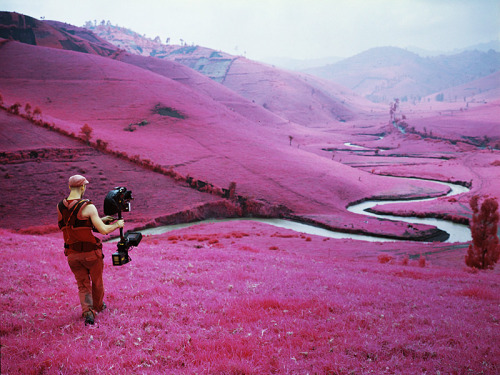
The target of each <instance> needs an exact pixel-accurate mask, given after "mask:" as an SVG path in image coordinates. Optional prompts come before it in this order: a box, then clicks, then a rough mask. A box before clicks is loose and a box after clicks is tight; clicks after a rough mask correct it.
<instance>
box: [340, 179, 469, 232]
mask: <svg viewBox="0 0 500 375" xmlns="http://www.w3.org/2000/svg"><path fill="white" fill-rule="evenodd" d="M388 178H390V177H388ZM393 178H399V177H393ZM416 180H418V179H416ZM433 182H435V183H439V184H442V185H446V186H448V187H450V189H451V190H450V192H449V193H448V194H447V195H446V196H447V197H451V196H453V195H458V194H462V193H466V192H468V191H469V189H468V188H466V187H465V186H462V185H457V184H452V183H449V182H441V181H435V180H433ZM433 199H436V198H425V199H411V200H406V201H400V200H399V201H398V200H392V201H375V200H374V201H365V202H363V203H359V204H356V205H353V206H350V207H348V208H347V209H348V210H349V211H350V212H353V213H357V214H362V215H367V216H374V217H378V218H382V219H384V218H385V219H390V220H398V221H403V222H406V223H415V224H428V225H434V226H436V227H437V228H439V229H441V230H443V231H445V232H447V233H448V234H449V235H450V238H448V240H447V241H446V242H469V241H471V240H472V237H471V232H470V228H469V226H467V225H464V224H457V223H453V222H451V221H447V220H442V219H435V218H418V217H401V216H393V215H378V214H374V213H371V212H366V211H365V210H367V209H369V208H373V207H374V206H376V205H379V206H382V205H385V204H392V203H397V204H405V203H408V202H426V201H431V200H433Z"/></svg>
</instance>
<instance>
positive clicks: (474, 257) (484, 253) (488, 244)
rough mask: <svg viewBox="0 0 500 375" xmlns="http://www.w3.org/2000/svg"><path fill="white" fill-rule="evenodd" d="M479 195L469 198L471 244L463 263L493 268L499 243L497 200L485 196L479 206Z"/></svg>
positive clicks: (480, 267) (499, 250) (499, 249)
mask: <svg viewBox="0 0 500 375" xmlns="http://www.w3.org/2000/svg"><path fill="white" fill-rule="evenodd" d="M479 203H480V197H479V196H478V195H474V196H473V197H472V198H471V199H470V206H471V208H472V220H471V224H470V228H471V234H472V244H470V245H469V249H468V251H467V255H466V256H465V264H467V265H468V266H469V267H474V268H479V269H487V268H490V269H493V268H494V267H495V263H496V262H497V261H498V257H499V254H500V245H499V240H498V235H497V230H498V221H499V215H498V202H497V201H496V199H495V198H485V199H484V200H483V201H482V204H481V208H479V206H480V205H479Z"/></svg>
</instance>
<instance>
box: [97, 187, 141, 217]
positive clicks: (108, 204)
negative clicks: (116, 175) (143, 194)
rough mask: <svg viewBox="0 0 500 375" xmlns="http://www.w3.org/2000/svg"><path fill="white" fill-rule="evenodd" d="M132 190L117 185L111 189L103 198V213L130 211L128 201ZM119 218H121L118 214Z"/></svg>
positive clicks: (130, 198)
mask: <svg viewBox="0 0 500 375" xmlns="http://www.w3.org/2000/svg"><path fill="white" fill-rule="evenodd" d="M132 199H134V198H132V192H131V191H130V190H127V188H126V187H122V186H118V187H115V188H114V189H113V190H111V191H110V192H109V193H108V194H107V195H106V198H104V214H105V215H115V214H117V213H120V212H121V211H123V212H130V201H131V200H132ZM118 216H119V219H121V217H120V215H118Z"/></svg>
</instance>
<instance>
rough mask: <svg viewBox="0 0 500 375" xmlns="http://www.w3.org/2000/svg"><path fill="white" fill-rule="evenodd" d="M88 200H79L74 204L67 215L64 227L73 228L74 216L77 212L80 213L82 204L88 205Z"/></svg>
mask: <svg viewBox="0 0 500 375" xmlns="http://www.w3.org/2000/svg"><path fill="white" fill-rule="evenodd" d="M89 202H90V200H88V199H81V200H79V201H78V203H77V204H75V205H74V206H73V208H72V209H71V211H70V213H69V215H68V220H67V221H66V223H65V224H66V226H70V224H71V227H73V225H74V224H75V220H76V216H74V215H75V213H76V214H77V215H78V212H79V211H80V209H81V208H82V207H83V205H84V204H87V203H89Z"/></svg>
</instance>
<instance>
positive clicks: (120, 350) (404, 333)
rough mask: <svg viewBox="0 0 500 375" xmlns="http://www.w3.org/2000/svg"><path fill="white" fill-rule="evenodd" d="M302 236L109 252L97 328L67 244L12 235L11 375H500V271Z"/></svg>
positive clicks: (7, 362)
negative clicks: (116, 259) (386, 256)
mask: <svg viewBox="0 0 500 375" xmlns="http://www.w3.org/2000/svg"><path fill="white" fill-rule="evenodd" d="M249 233H251V234H249ZM303 237H305V238H300V236H295V237H294V236H293V234H292V232H290V231H287V230H276V228H272V227H268V226H266V225H264V224H252V223H225V224H224V223H221V224H210V225H202V226H196V227H193V228H189V229H184V230H180V231H176V232H172V233H170V234H165V235H161V236H151V237H147V238H145V239H144V240H143V242H142V243H141V244H140V246H139V247H138V248H137V249H134V250H133V251H132V252H131V256H132V258H133V261H132V262H131V263H130V264H128V265H126V266H123V267H112V266H110V256H109V254H110V253H111V252H113V251H114V246H113V245H112V244H106V245H105V253H106V258H105V262H106V268H105V287H106V296H105V300H106V302H107V304H108V306H109V309H108V310H107V311H105V312H103V313H102V314H100V315H99V316H98V318H97V325H96V326H95V327H92V328H90V327H85V326H84V324H83V320H82V318H81V317H80V307H79V305H78V299H77V293H76V285H75V282H74V280H73V275H72V274H71V272H70V270H69V268H68V266H67V264H66V261H65V258H64V255H63V254H62V250H61V244H62V241H61V240H60V239H58V238H54V237H51V236H49V237H47V236H46V237H41V236H29V235H19V234H12V233H10V232H5V231H4V232H3V233H2V238H3V241H4V247H3V249H2V251H1V253H0V261H1V266H0V267H1V272H2V279H1V289H2V297H1V298H2V307H3V309H2V314H1V319H2V323H1V333H2V373H5V374H15V373H23V374H24V373H34V374H39V373H44V374H78V373H97V372H99V373H110V374H111V373H114V374H128V373H139V374H142V373H144V374H155V373H200V374H203V373H205V374H213V373H221V374H263V373H279V374H292V373H318V374H321V373H325V374H334V373H336V374H344V373H346V374H347V373H352V372H354V373H371V372H374V373H388V374H389V373H390V374H410V373H412V374H413V373H436V372H437V371H440V372H441V373H456V374H463V373H481V372H483V373H488V374H494V373H497V372H498V371H499V370H500V361H499V358H500V351H499V348H498V345H497V344H496V343H498V340H499V339H500V337H499V336H500V334H499V332H500V331H499V330H498V321H499V318H500V316H499V310H498V305H499V302H500V300H499V298H498V294H497V293H496V292H495V288H498V283H499V281H500V279H499V276H498V273H495V272H480V273H476V274H473V273H470V272H466V271H465V270H462V269H461V268H455V269H453V270H450V269H445V268H442V267H440V266H432V265H429V264H426V265H425V267H424V268H422V267H419V266H418V265H417V264H416V263H415V262H410V263H409V265H407V266H403V265H401V263H402V262H401V261H400V259H399V256H398V255H396V254H397V251H398V248H397V247H398V245H396V244H392V245H382V246H386V247H391V246H392V250H390V251H391V252H390V254H392V255H393V256H394V258H396V259H397V261H396V262H388V263H384V264H381V263H379V260H378V259H377V257H378V255H380V252H379V251H378V250H376V246H375V249H374V250H366V251H365V254H366V255H367V256H368V257H367V258H365V260H360V259H355V258H353V257H352V256H351V252H350V251H349V248H350V247H352V246H353V245H352V242H354V241H350V242H347V243H345V244H344V245H342V243H343V241H335V240H329V241H323V239H322V238H319V237H315V236H311V237H309V236H308V237H306V236H303ZM174 238H175V240H174ZM215 238H216V239H217V242H216V243H212V244H211V243H210V242H211V240H213V239H215ZM308 238H309V239H310V241H308ZM173 242H176V243H173ZM270 246H276V247H277V249H276V250H270V249H269V248H270ZM249 249H250V251H249ZM332 249H333V250H332ZM336 249H338V250H336ZM386 251H387V250H386ZM461 252H462V253H463V252H464V250H462V251H461ZM327 254H328V255H327ZM356 258H358V256H356ZM27 369H28V370H27Z"/></svg>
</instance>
